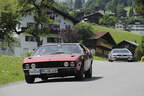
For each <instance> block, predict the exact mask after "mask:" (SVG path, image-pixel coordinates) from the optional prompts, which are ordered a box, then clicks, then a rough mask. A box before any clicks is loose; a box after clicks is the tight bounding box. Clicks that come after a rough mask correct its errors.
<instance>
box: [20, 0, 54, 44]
mask: <svg viewBox="0 0 144 96" xmlns="http://www.w3.org/2000/svg"><path fill="white" fill-rule="evenodd" d="M53 4H54V0H19V8H20V10H21V14H22V15H27V14H33V17H34V21H35V23H34V24H33V26H31V27H29V28H28V29H27V30H26V32H27V33H28V34H31V35H32V36H34V37H35V38H36V42H37V45H38V46H40V45H41V44H42V41H41V40H40V38H39V36H45V35H48V34H49V29H50V25H51V24H52V23H53V21H52V20H51V19H50V17H49V16H48V12H51V10H52V9H53Z"/></svg>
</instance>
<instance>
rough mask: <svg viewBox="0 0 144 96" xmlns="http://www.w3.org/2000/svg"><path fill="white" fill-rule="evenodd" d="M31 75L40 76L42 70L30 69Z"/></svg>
mask: <svg viewBox="0 0 144 96" xmlns="http://www.w3.org/2000/svg"><path fill="white" fill-rule="evenodd" d="M29 74H30V75H39V74H40V69H30V70H29Z"/></svg>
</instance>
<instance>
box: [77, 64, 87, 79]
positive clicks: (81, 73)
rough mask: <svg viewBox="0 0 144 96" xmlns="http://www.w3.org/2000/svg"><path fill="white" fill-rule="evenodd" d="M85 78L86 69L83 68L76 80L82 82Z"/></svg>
mask: <svg viewBox="0 0 144 96" xmlns="http://www.w3.org/2000/svg"><path fill="white" fill-rule="evenodd" d="M84 77H85V74H84V67H83V66H82V67H81V69H80V71H79V72H78V73H77V74H76V76H75V78H76V80H79V81H81V80H83V79H84Z"/></svg>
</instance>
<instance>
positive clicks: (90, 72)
mask: <svg viewBox="0 0 144 96" xmlns="http://www.w3.org/2000/svg"><path fill="white" fill-rule="evenodd" d="M85 77H86V78H92V65H91V66H90V69H89V70H88V71H87V72H86V73H85Z"/></svg>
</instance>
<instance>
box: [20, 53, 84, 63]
mask: <svg viewBox="0 0 144 96" xmlns="http://www.w3.org/2000/svg"><path fill="white" fill-rule="evenodd" d="M81 55H82V54H52V55H41V56H31V57H28V58H26V59H24V62H23V63H33V62H49V61H76V60H77V59H78V58H79V57H80V56H81Z"/></svg>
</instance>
